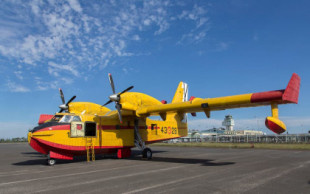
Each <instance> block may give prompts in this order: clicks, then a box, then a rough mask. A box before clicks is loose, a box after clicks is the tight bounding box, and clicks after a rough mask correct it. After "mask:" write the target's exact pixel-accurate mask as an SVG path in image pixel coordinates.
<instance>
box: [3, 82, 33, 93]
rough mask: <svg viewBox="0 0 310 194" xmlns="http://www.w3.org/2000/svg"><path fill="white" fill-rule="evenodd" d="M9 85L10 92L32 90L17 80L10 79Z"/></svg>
mask: <svg viewBox="0 0 310 194" xmlns="http://www.w3.org/2000/svg"><path fill="white" fill-rule="evenodd" d="M7 87H8V89H9V91H10V92H30V90H29V89H28V88H26V87H24V86H22V85H19V84H16V83H15V82H12V81H8V82H7Z"/></svg>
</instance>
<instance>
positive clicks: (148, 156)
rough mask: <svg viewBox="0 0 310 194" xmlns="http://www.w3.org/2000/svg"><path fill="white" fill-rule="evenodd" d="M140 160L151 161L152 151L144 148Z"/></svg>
mask: <svg viewBox="0 0 310 194" xmlns="http://www.w3.org/2000/svg"><path fill="white" fill-rule="evenodd" d="M142 158H145V159H148V160H151V159H152V150H151V149H150V148H144V149H143V151H142Z"/></svg>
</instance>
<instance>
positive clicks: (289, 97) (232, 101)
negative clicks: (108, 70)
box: [136, 73, 300, 134]
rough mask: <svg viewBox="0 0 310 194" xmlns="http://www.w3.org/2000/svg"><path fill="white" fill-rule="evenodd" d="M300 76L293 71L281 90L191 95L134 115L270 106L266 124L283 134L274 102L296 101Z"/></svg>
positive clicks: (143, 107)
mask: <svg viewBox="0 0 310 194" xmlns="http://www.w3.org/2000/svg"><path fill="white" fill-rule="evenodd" d="M299 87H300V77H299V76H298V75H297V74H296V73H294V74H293V75H292V77H291V79H290V81H289V83H288V85H287V87H286V89H285V90H274V91H268V92H259V93H250V94H241V95H234V96H225V97H218V98H205V99H202V98H194V99H192V100H191V101H187V102H177V103H171V104H160V105H150V106H143V105H142V106H139V108H138V109H136V115H137V116H139V117H143V116H149V115H163V114H166V113H169V112H177V113H180V114H184V113H193V112H205V114H206V116H207V117H208V118H209V117H210V112H211V111H216V110H225V109H232V108H242V107H256V106H266V105H271V109H272V117H267V118H266V126H267V127H268V128H269V129H270V130H272V131H274V132H275V133H278V134H279V133H283V132H284V131H285V130H286V126H285V124H284V123H283V122H282V121H280V120H279V119H278V104H288V103H296V104H297V103H298V96H299Z"/></svg>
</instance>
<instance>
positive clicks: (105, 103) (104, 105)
mask: <svg viewBox="0 0 310 194" xmlns="http://www.w3.org/2000/svg"><path fill="white" fill-rule="evenodd" d="M111 102H112V100H109V101H108V102H106V103H105V104H104V105H102V106H105V105H108V104H110V103H111Z"/></svg>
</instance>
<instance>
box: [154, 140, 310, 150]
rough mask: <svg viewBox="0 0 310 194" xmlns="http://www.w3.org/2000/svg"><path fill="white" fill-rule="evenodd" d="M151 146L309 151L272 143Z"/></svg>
mask: <svg viewBox="0 0 310 194" xmlns="http://www.w3.org/2000/svg"><path fill="white" fill-rule="evenodd" d="M152 145H153V146H176V147H209V148H252V149H283V150H310V144H272V143H206V142H202V143H195V142H189V143H155V144H152Z"/></svg>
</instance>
